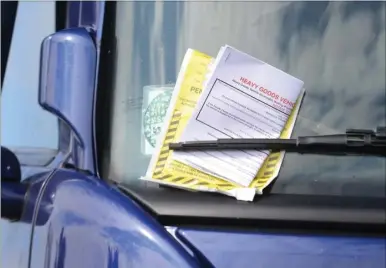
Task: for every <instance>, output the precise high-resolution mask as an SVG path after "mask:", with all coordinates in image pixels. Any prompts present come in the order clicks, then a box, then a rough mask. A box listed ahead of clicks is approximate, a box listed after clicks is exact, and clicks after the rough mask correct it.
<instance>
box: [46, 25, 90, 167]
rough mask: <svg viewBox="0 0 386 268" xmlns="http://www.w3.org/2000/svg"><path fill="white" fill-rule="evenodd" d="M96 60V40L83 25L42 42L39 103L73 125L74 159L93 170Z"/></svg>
mask: <svg viewBox="0 0 386 268" xmlns="http://www.w3.org/2000/svg"><path fill="white" fill-rule="evenodd" d="M96 62H97V51H96V47H95V43H94V40H93V39H92V37H91V36H90V34H89V32H88V31H87V30H86V29H84V28H73V29H67V30H62V31H59V32H57V33H54V34H52V35H50V36H48V37H47V38H45V39H44V41H43V43H42V49H41V66H40V70H41V71H40V87H39V104H40V105H41V106H42V107H43V108H44V109H45V110H47V111H49V112H51V113H52V114H54V115H56V116H57V117H58V118H59V119H61V120H63V121H65V122H66V123H67V125H68V126H69V127H70V128H71V130H72V132H73V133H74V134H75V138H74V139H73V144H72V148H69V151H71V152H72V154H71V160H72V162H73V163H74V165H75V166H76V167H78V168H80V169H84V170H88V171H90V172H92V173H93V174H96V167H95V160H94V139H93V123H94V118H93V109H94V107H93V106H94V93H95V80H96V73H95V72H96Z"/></svg>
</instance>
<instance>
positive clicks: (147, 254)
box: [31, 170, 205, 268]
mask: <svg viewBox="0 0 386 268" xmlns="http://www.w3.org/2000/svg"><path fill="white" fill-rule="evenodd" d="M41 183H42V181H40V182H39V183H38V184H40V186H37V187H32V188H33V189H34V190H33V191H35V193H33V195H34V196H36V194H37V193H36V190H37V189H41ZM44 183H45V184H46V190H45V192H44V194H43V195H42V198H41V200H38V201H37V202H41V204H44V205H41V206H40V208H39V211H38V218H39V219H41V218H43V219H44V220H41V221H40V222H39V223H38V224H36V225H35V226H34V227H33V228H34V237H33V243H32V246H33V250H32V259H31V267H32V268H35V267H36V268H41V267H47V268H48V267H61V268H62V267H63V268H64V267H69V268H70V267H71V268H76V267H93V268H94V267H95V268H98V267H101V268H102V267H103V268H105V267H109V268H113V267H114V268H115V267H120V268H121V267H131V268H135V267H138V268H144V267H157V268H161V267H170V268H173V267H175V268H185V267H205V266H203V265H201V263H200V262H199V260H198V259H196V258H195V257H194V256H192V255H191V254H189V253H188V252H187V251H186V250H185V249H184V247H183V246H182V245H181V244H180V243H179V242H178V241H177V240H175V239H174V238H173V237H172V236H171V235H170V234H169V233H168V232H167V231H166V230H165V228H164V227H163V226H162V225H160V224H159V223H157V222H156V221H155V220H154V219H153V218H152V217H151V216H150V215H148V214H147V213H146V212H144V211H143V210H142V209H141V208H140V207H139V206H138V205H137V204H136V203H135V202H134V201H132V200H131V199H130V198H127V197H126V196H124V195H123V194H122V193H120V192H119V191H118V190H117V189H115V188H114V187H111V186H109V185H107V184H106V183H105V182H103V181H101V180H99V179H98V178H95V177H86V176H85V175H83V174H80V173H78V172H75V171H69V170H57V171H56V173H55V174H54V176H53V177H52V178H51V179H50V180H49V181H46V182H44ZM47 215H49V217H47ZM42 249H45V250H42Z"/></svg>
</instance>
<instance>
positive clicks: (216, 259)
mask: <svg viewBox="0 0 386 268" xmlns="http://www.w3.org/2000/svg"><path fill="white" fill-rule="evenodd" d="M176 233H177V237H178V238H179V239H180V240H181V241H188V242H189V243H191V244H192V245H193V246H194V247H195V248H197V249H199V250H200V252H202V253H203V254H204V255H205V256H206V257H207V258H208V259H209V260H210V261H211V262H212V263H213V264H214V265H215V267H222V268H240V267H254V268H255V267H256V268H260V267H261V268H265V267H269V268H283V267H287V268H299V267H312V268H322V267H323V268H324V267H328V268H364V267H365V268H384V267H386V255H385V254H386V239H385V238H363V237H342V236H329V235H323V236H322V235H312V236H310V235H299V234H297V235H288V234H280V233H276V234H269V233H259V232H237V231H234V230H228V231H219V230H218V231H216V230H194V229H185V228H181V229H179V230H177V232H176Z"/></svg>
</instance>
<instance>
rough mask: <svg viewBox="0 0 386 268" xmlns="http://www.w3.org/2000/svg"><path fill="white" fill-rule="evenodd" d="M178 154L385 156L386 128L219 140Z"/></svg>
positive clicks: (179, 147)
mask: <svg viewBox="0 0 386 268" xmlns="http://www.w3.org/2000/svg"><path fill="white" fill-rule="evenodd" d="M169 149H171V150H175V151H196V150H274V151H281V150H284V151H287V152H296V153H301V154H303V153H304V154H333V155H350V154H354V155H375V156H386V127H377V129H376V130H375V131H373V130H367V129H347V130H346V134H334V135H320V136H303V137H298V138H297V139H218V140H213V141H187V142H180V143H170V144H169Z"/></svg>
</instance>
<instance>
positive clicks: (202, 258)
mask: <svg viewBox="0 0 386 268" xmlns="http://www.w3.org/2000/svg"><path fill="white" fill-rule="evenodd" d="M104 5H105V3H104V2H103V1H98V2H73V3H71V4H70V8H69V12H68V14H67V18H66V21H67V28H68V29H65V30H62V31H61V32H59V33H56V34H54V35H52V36H51V37H50V38H48V39H46V40H45V41H43V42H48V43H49V44H47V47H46V48H53V47H54V46H55V44H58V43H55V42H60V39H61V38H64V39H65V38H69V37H73V38H75V39H76V38H78V39H77V41H73V42H79V43H80V45H83V46H84V47H87V46H89V45H90V40H88V39H87V38H86V37H84V36H85V35H87V34H90V36H92V37H93V38H94V42H95V43H94V45H95V47H94V49H89V54H87V56H85V58H82V59H79V61H77V62H74V63H73V65H72V66H73V67H74V68H75V69H76V72H77V73H78V74H79V75H78V76H74V75H73V72H72V71H68V73H67V74H68V76H66V71H63V75H62V76H61V77H62V79H75V78H76V79H78V81H77V85H82V89H83V90H80V88H79V90H78V91H67V90H66V89H65V88H62V89H61V90H62V91H61V92H59V93H58V92H56V93H55V94H56V95H55V94H54V93H53V92H51V93H52V94H53V95H49V94H48V95H47V94H46V95H44V94H43V95H41V96H40V103H41V104H42V105H43V107H44V108H46V109H47V110H49V111H50V112H52V113H53V114H56V115H58V116H59V117H61V118H63V117H64V118H69V119H70V120H69V121H68V122H67V123H68V124H69V125H70V126H71V128H72V131H74V132H76V133H75V134H74V135H76V136H77V139H75V141H74V143H73V144H70V146H72V147H71V149H70V151H71V153H70V158H71V161H72V162H71V163H72V166H71V167H75V168H71V167H67V166H62V167H55V168H52V169H47V170H46V171H43V172H41V173H39V174H36V175H34V176H33V177H31V178H28V182H29V186H28V189H26V190H25V192H23V189H21V190H20V189H19V188H18V187H17V186H15V185H12V183H8V184H6V182H4V183H3V181H2V202H3V200H4V201H7V200H11V201H12V197H15V196H18V195H20V193H21V194H22V195H23V196H24V197H23V200H24V205H23V211H22V216H21V218H20V220H18V221H12V222H9V223H8V226H7V229H6V230H7V237H8V240H6V241H5V243H4V244H3V246H2V256H4V257H2V262H3V263H2V265H3V267H9V268H13V267H15V266H8V265H7V263H6V262H7V261H9V263H11V262H12V263H13V264H15V265H17V267H20V268H26V267H28V268H41V267H47V268H48V267H55V268H64V267H68V268H75V267H95V268H96V267H100V268H123V267H138V268H145V267H159V268H161V267H171V268H184V267H186V268H188V267H234V268H241V267H270V268H282V267H288V268H294V267H296V268H297V267H315V268H319V267H330V268H332V267H337V268H354V267H366V268H371V267H374V268H381V267H385V266H384V265H385V250H386V245H385V242H386V240H385V238H384V237H379V236H378V237H377V236H374V237H372V236H367V235H359V234H358V235H356V234H353V233H351V234H320V233H315V234H312V233H311V234H310V233H288V232H285V231H283V230H280V231H271V232H265V231H259V230H242V229H237V228H233V229H232V228H225V229H220V228H205V227H202V228H201V227H200V226H192V227H189V226H164V225H163V224H161V223H160V222H159V221H157V219H156V218H155V217H153V216H152V215H151V213H149V212H148V211H147V210H146V209H144V208H143V206H141V205H140V204H139V203H138V202H137V200H135V199H134V198H132V196H130V195H127V194H125V193H124V192H123V191H122V190H121V189H119V188H118V187H117V186H116V185H115V184H112V183H109V182H107V181H105V180H103V178H100V175H99V174H98V170H97V168H96V162H97V156H96V149H95V133H94V130H93V127H92V126H93V124H92V121H93V120H94V119H95V118H94V116H95V115H94V113H93V107H94V105H95V103H94V99H95V95H96V83H97V77H96V73H97V69H98V64H99V55H100V47H99V44H100V38H101V36H102V25H103V23H102V22H103V10H104ZM76 28H77V29H76ZM52 40H53V41H52ZM55 40H56V41H55ZM58 40H59V41H58ZM57 49H59V50H60V49H63V53H70V52H69V51H64V50H65V49H66V48H65V47H62V44H59V46H58V47H57ZM42 53H43V54H44V53H45V52H44V46H43V50H42ZM46 53H47V57H48V58H50V57H49V56H50V52H49V51H47V52H46ZM74 53H77V52H76V51H75V52H74ZM59 54H60V53H59ZM50 61H52V62H51V63H50V64H51V65H50V66H52V64H53V65H55V66H60V64H69V63H68V62H67V63H65V62H64V61H65V59H60V58H50ZM41 64H42V66H41V68H43V69H44V68H45V67H44V66H45V64H48V63H44V62H42V63H41ZM47 66H48V65H47ZM47 66H46V67H47ZM66 66H68V65H66ZM90 66H94V67H90ZM92 68H95V70H96V71H95V72H94V73H92V72H91V73H87V70H91V69H92ZM46 74H47V75H49V73H46ZM42 75H44V71H43V72H42ZM44 81H49V77H46V78H45V79H44ZM55 82H57V83H58V84H61V85H63V83H62V81H56V80H55V81H54V83H55ZM70 82H71V81H69V83H68V84H70ZM74 92H75V93H76V94H75V93H74ZM46 93H49V92H48V91H47V92H46ZM71 94H75V95H71ZM63 98H67V99H73V100H74V102H73V103H72V105H68V103H70V104H71V102H62V101H61V100H62V99H63ZM44 103H51V104H52V103H54V104H55V106H52V105H51V106H46V107H45V106H44ZM74 103H75V105H74ZM79 103H82V104H83V105H82V106H81V107H80V106H79V105H77V104H79ZM52 107H54V108H52ZM66 133H67V132H66ZM66 133H62V134H61V136H62V137H64V138H65V135H67V134H66ZM67 156H68V155H67ZM67 156H66V155H61V156H60V158H61V159H66V157H67ZM3 196H4V199H3ZM5 197H7V198H8V199H6V198H5ZM10 204H12V202H10ZM13 233H15V234H16V233H19V235H18V236H15V239H12V234H13ZM21 234H23V235H21ZM3 235H4V234H3ZM10 258H12V259H13V260H11V259H10ZM15 258H16V259H17V260H16V261H15V260H14V259H15Z"/></svg>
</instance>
